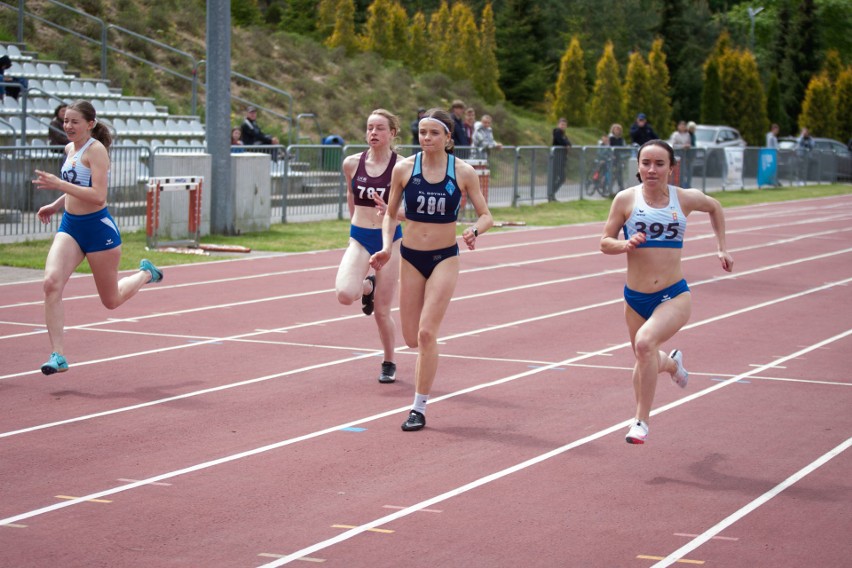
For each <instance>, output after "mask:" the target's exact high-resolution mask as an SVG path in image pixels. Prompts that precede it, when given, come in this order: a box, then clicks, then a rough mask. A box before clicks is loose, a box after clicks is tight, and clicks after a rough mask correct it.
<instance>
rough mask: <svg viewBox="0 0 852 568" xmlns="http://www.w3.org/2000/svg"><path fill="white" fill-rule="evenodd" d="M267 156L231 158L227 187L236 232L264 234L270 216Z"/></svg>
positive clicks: (248, 155)
mask: <svg viewBox="0 0 852 568" xmlns="http://www.w3.org/2000/svg"><path fill="white" fill-rule="evenodd" d="M269 167H270V157H269V154H263V153H255V152H242V153H239V154H232V155H231V187H233V188H234V193H235V196H234V197H235V205H236V207H235V214H236V219H234V228H235V229H236V231H237V233H238V234H239V233H247V232H253V231H266V230H268V229H269V226H270V219H271V217H272V200H271V196H272V179H271V177H270V175H269Z"/></svg>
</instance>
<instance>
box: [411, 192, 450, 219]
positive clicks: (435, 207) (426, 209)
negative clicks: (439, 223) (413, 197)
mask: <svg viewBox="0 0 852 568" xmlns="http://www.w3.org/2000/svg"><path fill="white" fill-rule="evenodd" d="M417 213H419V214H420V215H424V214H425V215H434V214H435V213H437V214H439V215H446V214H447V199H446V198H445V197H440V198H436V197H434V196H432V195H430V196H429V197H428V198H427V197H426V196H425V195H418V196H417Z"/></svg>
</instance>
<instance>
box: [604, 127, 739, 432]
mask: <svg viewBox="0 0 852 568" xmlns="http://www.w3.org/2000/svg"><path fill="white" fill-rule="evenodd" d="M638 162H639V173H638V178H639V181H640V184H639V185H637V186H634V187H631V188H628V189H625V190H624V191H621V192H619V193H618V194H616V196H615V198H614V199H613V201H612V207H611V208H610V211H609V217H608V219H607V221H606V226H605V227H604V234H603V237H601V244H600V247H601V252H603V253H604V254H622V253H623V254H626V255H627V282H626V284H625V286H624V300H625V306H624V315H625V318H626V320H627V329H628V332H629V333H630V341H631V343H632V345H633V354H634V356H635V357H636V364H635V366H634V368H633V391H634V395H635V398H636V415H635V418H634V419H633V420H632V421H631V424H630V429H629V430H628V432H627V436H626V440H627V442H628V443H631V444H644V443H645V439H646V437H647V435H648V420H649V418H650V415H651V406H652V405H653V402H654V393H655V391H656V386H657V375H658V374H659V373H663V372H667V373H669V374H670V375H671V377H672V381H674V383H675V384H676V385H678V386H680V387H686V383H687V379H688V378H689V373H687V371H686V369H684V366H683V353H682V352H681V351H680V350H678V349H674V350H673V351H671V352H670V353H668V354H666V353H665V352H664V351H661V350H660V347H661V346H662V344H663V343H665V342H666V341H668V340H669V339H671V338H672V337H673V336H674V335H675V334H676V333H677V332H678V330H679V329H680V328H682V327H683V326H684V325H685V324H686V322H687V321H688V320H689V315H690V312H691V310H692V299H691V294H690V292H689V286H687V284H686V280H685V279H684V277H683V269H682V267H681V252H682V250H683V238H684V235H685V232H686V218H687V216H688V215H689V214H690V213H692V212H693V211H703V212H705V213H708V214H709V215H710V223H711V226H712V227H713V233H714V234H715V236H716V243H717V246H718V257H719V262H720V263H721V266H722V269H723V270H725V271H728V272H730V271H731V270H733V267H734V260H733V259H732V258H731V255H730V254H728V252H727V247H726V244H725V215H724V212H723V211H722V206H721V205H719V202H718V201H716V200H715V199H713V198H712V197H709V196H707V195H705V194H704V193H702V192H700V191H698V190H697V189H682V188H679V187H675V186H673V185H669V184H668V179H669V175H670V174H671V171H672V168H673V166H674V163H675V155H674V150H672V148H671V146H669V145H668V144H667V143H665V142H663V141H662V140H651V141H649V142H646V143H645V144H643V145H642V147H641V148H639V154H638ZM620 233H622V234H623V236H624V238H623V239H619V238H618V237H619V234H620Z"/></svg>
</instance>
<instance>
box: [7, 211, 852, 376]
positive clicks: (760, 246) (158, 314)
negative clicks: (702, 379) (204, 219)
mask: <svg viewBox="0 0 852 568" xmlns="http://www.w3.org/2000/svg"><path fill="white" fill-rule="evenodd" d="M843 231H852V227H849V228H846V229H839V230H831V231H820V232H816V233H808V234H803V235H797V236H794V237H789V238H784V239H778V240H775V241H771V242H767V243H761V244H756V245H750V246H744V247H738V248H734V249H731V250H730V251H729V252H731V253H738V252H743V251H747V250H754V249H763V248H766V247H772V246H778V245H782V244H787V243H792V242H796V241H799V240H803V239H810V238H815V237H819V236H822V235H836V234H837V233H839V232H843ZM711 236H712V235H711ZM693 240H697V239H696V238H693ZM849 250H850V249H845V250H841V251H837V252H835V253H825V255H821V256H818V257H810V258H804V259H798V260H794V261H790V262H788V263H783V264H780V265H772V266H770V267H768V268H774V267H778V266H785V265H792V264H796V263H797V262H806V261H810V260H814V259H816V258H825V257H827V256H831V255H832V254H842V253H846V252H849ZM598 255H600V253H599V252H598V251H591V252H584V253H575V254H570V255H564V256H563V257H549V258H547V259H532V260H528V261H522V262H516V263H509V264H501V265H492V266H489V267H482V268H468V269H464V270H461V271H460V273H461V274H466V273H469V272H478V271H481V270H491V269H493V268H508V267H518V266H523V265H528V264H533V263H538V262H551V261H553V260H554V259H559V260H565V259H571V258H582V257H591V256H598ZM715 255H716V253H715V252H713V253H702V254H697V255H692V256H686V257H684V258H683V259H682V261H684V262H686V261H690V260H697V259H701V258H708V257H713V256H715ZM758 270H759V269H758ZM625 271H626V269H625V268H617V269H611V270H604V271H601V272H594V273H589V274H584V275H582V276H576V277H571V278H559V279H554V280H547V281H540V282H536V283H533V284H527V285H523V286H515V287H510V288H503V289H500V290H491V291H489V292H486V293H481V294H471V295H468V296H456V297H454V298H452V299H451V301H453V302H456V301H459V300H467V299H470V298H480V297H484V296H488V295H494V294H502V293H506V292H516V291H520V290H524V289H529V288H537V287H540V286H551V285H555V284H563V283H567V282H573V281H577V280H582V279H586V278H595V277H598V276H605V275H609V274H619V273H623V272H625ZM750 273H751V272H738V273H735V274H731V275H729V276H728V277H729V278H736V277H737V276H741V275H744V274H750ZM717 279H720V278H717ZM691 285H693V284H691ZM333 291H334V290H333V289H330V288H329V289H327V290H313V291H310V292H295V293H292V294H285V295H281V296H271V297H267V298H255V299H252V300H243V301H239V302H230V303H227V304H211V305H208V306H201V307H196V308H186V309H183V310H176V311H171V312H156V313H152V314H148V315H144V316H137V317H135V318H108V319H106V320H103V321H97V322H90V323H87V324H80V325H76V326H67V327H66V328H65V330H66V331H71V330H86V329H89V328H92V327H96V326H101V325H108V324H112V323H121V322H137V321H139V320H147V319H153V318H161V317H170V316H175V315H182V314H189V313H197V312H203V311H209V310H215V309H224V308H234V307H239V306H244V305H251V304H258V303H263V302H273V301H280V300H288V299H293V298H301V297H307V296H313V295H319V294H331V293H332V292H333ZM34 304H35V305H40V304H41V302H34ZM394 310H398V308H394ZM357 317H359V315H351V316H341V317H338V318H333V319H328V320H322V321H321V323H328V322H337V321H344V320H348V319H354V318H357ZM317 323H318V322H307V323H305V324H303V325H302V327H308V326H313V325H317ZM32 326H41V327H43V326H44V324H32ZM290 329H294V328H290ZM41 333H44V330H43V329H37V330H35V331H29V332H25V333H17V334H12V335H5V336H0V340H4V339H15V338H21V337H28V336H32V335H38V334H41ZM131 355H132V354H131ZM106 360H112V359H105V360H101V361H106ZM75 364H76V365H83V364H86V363H85V362H84V363H75ZM38 372H39V371H38V370H33V371H25V372H22V373H17V374H14V375H6V376H0V380H2V379H5V378H11V377H19V376H24V375H31V374H37V373H38Z"/></svg>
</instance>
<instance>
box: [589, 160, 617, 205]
mask: <svg viewBox="0 0 852 568" xmlns="http://www.w3.org/2000/svg"><path fill="white" fill-rule="evenodd" d="M611 162H612V157H611V156H606V157H599V158H596V159H595V161H594V163H593V165H592V168H591V169H590V170H589V173H588V174H587V175H586V183H585V187H586V195H588V196H590V197H591V196H592V195H594V194H595V193H598V194H600V196H601V197H612V186H613V182H614V181H615V180H614V178H613V172H612V163H611Z"/></svg>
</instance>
